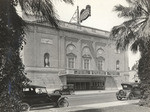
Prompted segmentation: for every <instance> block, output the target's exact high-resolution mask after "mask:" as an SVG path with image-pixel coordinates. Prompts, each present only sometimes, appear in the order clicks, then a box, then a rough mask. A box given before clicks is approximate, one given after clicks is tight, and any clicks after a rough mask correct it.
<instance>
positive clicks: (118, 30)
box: [111, 0, 150, 105]
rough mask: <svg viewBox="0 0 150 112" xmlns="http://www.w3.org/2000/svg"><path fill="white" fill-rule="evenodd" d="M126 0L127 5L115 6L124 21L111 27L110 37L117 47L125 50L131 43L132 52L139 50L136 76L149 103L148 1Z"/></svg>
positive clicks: (149, 10) (149, 43)
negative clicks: (139, 56)
mask: <svg viewBox="0 0 150 112" xmlns="http://www.w3.org/2000/svg"><path fill="white" fill-rule="evenodd" d="M126 1H127V3H128V4H129V5H128V6H123V5H117V6H115V11H116V12H118V17H123V18H125V21H124V22H123V23H122V24H120V25H118V26H114V27H113V28H112V30H111V37H112V38H113V39H115V40H116V48H117V49H122V50H126V49H127V48H128V46H129V45H130V44H131V50H132V51H133V52H137V51H138V50H139V51H140V53H141V58H140V60H139V65H138V76H139V78H140V81H141V87H142V88H143V92H142V93H143V96H144V95H146V96H147V97H145V98H146V99H145V101H144V102H145V104H146V105H149V104H150V101H148V100H147V99H148V94H150V50H149V49H150V38H149V37H150V1H149V0H126ZM147 93H148V94H147Z"/></svg>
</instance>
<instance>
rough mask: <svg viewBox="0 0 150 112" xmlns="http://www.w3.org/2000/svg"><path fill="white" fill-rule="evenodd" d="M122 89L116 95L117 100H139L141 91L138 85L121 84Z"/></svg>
mask: <svg viewBox="0 0 150 112" xmlns="http://www.w3.org/2000/svg"><path fill="white" fill-rule="evenodd" d="M121 86H122V89H121V90H119V91H118V92H117V93H116V98H117V99H118V100H122V99H123V98H126V99H129V100H131V99H134V98H141V96H142V95H141V89H140V85H139V83H136V82H135V83H122V84H121Z"/></svg>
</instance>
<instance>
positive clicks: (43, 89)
mask: <svg viewBox="0 0 150 112" xmlns="http://www.w3.org/2000/svg"><path fill="white" fill-rule="evenodd" d="M35 91H36V93H37V94H43V93H47V91H46V89H45V88H36V89H35Z"/></svg>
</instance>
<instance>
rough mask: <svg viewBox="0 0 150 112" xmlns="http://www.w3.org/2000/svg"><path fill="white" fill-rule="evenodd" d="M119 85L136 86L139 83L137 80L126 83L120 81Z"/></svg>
mask: <svg viewBox="0 0 150 112" xmlns="http://www.w3.org/2000/svg"><path fill="white" fill-rule="evenodd" d="M121 85H131V86H137V85H139V83H137V82H127V83H122V84H121Z"/></svg>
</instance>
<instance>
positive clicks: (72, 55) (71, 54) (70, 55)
mask: <svg viewBox="0 0 150 112" xmlns="http://www.w3.org/2000/svg"><path fill="white" fill-rule="evenodd" d="M66 56H69V57H77V55H75V54H74V53H68V54H66Z"/></svg>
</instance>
